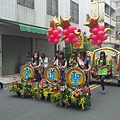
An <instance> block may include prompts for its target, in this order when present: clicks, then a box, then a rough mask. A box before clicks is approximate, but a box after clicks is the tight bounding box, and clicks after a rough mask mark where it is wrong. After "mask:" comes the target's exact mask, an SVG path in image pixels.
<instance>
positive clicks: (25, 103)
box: [0, 85, 120, 120]
mask: <svg viewBox="0 0 120 120" xmlns="http://www.w3.org/2000/svg"><path fill="white" fill-rule="evenodd" d="M5 87H6V86H5ZM91 93H92V96H91V103H92V106H91V107H90V108H87V109H86V110H85V111H81V110H80V109H79V108H77V107H75V106H74V105H73V106H71V107H69V108H64V107H59V106H57V105H56V104H55V103H50V102H49V101H38V100H32V99H24V98H17V97H16V96H14V95H13V94H12V93H10V92H9V91H7V90H6V91H5V90H0V120H120V87H118V86H115V85H106V94H102V93H101V87H100V86H97V87H96V88H94V89H92V91H91Z"/></svg>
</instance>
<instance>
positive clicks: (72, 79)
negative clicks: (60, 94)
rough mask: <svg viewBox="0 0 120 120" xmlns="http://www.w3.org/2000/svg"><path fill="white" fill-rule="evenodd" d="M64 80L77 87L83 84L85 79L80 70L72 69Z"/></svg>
mask: <svg viewBox="0 0 120 120" xmlns="http://www.w3.org/2000/svg"><path fill="white" fill-rule="evenodd" d="M66 80H67V82H68V83H69V84H70V85H71V86H73V87H78V86H79V85H83V84H84V82H85V80H86V77H85V74H84V72H83V71H82V70H81V69H78V68H72V69H70V70H69V71H68V72H67V74H66Z"/></svg>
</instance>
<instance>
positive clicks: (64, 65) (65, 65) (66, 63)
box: [62, 59, 67, 69]
mask: <svg viewBox="0 0 120 120" xmlns="http://www.w3.org/2000/svg"><path fill="white" fill-rule="evenodd" d="M66 67H67V60H66V59H65V65H64V66H62V68H63V69H64V68H66Z"/></svg>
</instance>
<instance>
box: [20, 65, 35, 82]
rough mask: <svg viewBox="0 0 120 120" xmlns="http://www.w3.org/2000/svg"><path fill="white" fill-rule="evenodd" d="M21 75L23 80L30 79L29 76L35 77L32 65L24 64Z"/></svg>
mask: <svg viewBox="0 0 120 120" xmlns="http://www.w3.org/2000/svg"><path fill="white" fill-rule="evenodd" d="M20 76H21V78H22V79H23V80H28V79H29V78H34V69H33V67H32V66H30V65H24V66H22V68H21V70H20Z"/></svg>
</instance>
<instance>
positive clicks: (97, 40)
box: [84, 15, 111, 46]
mask: <svg viewBox="0 0 120 120" xmlns="http://www.w3.org/2000/svg"><path fill="white" fill-rule="evenodd" d="M88 17H89V19H88V21H87V22H86V23H85V24H84V25H85V26H88V27H89V28H90V33H91V35H90V36H91V43H92V44H93V45H95V44H97V45H98V46H101V45H102V43H103V41H105V40H106V39H107V35H106V34H105V33H107V31H111V29H110V28H105V27H104V26H102V25H99V24H98V19H99V17H100V16H98V17H96V18H93V17H91V16H90V15H88Z"/></svg>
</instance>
